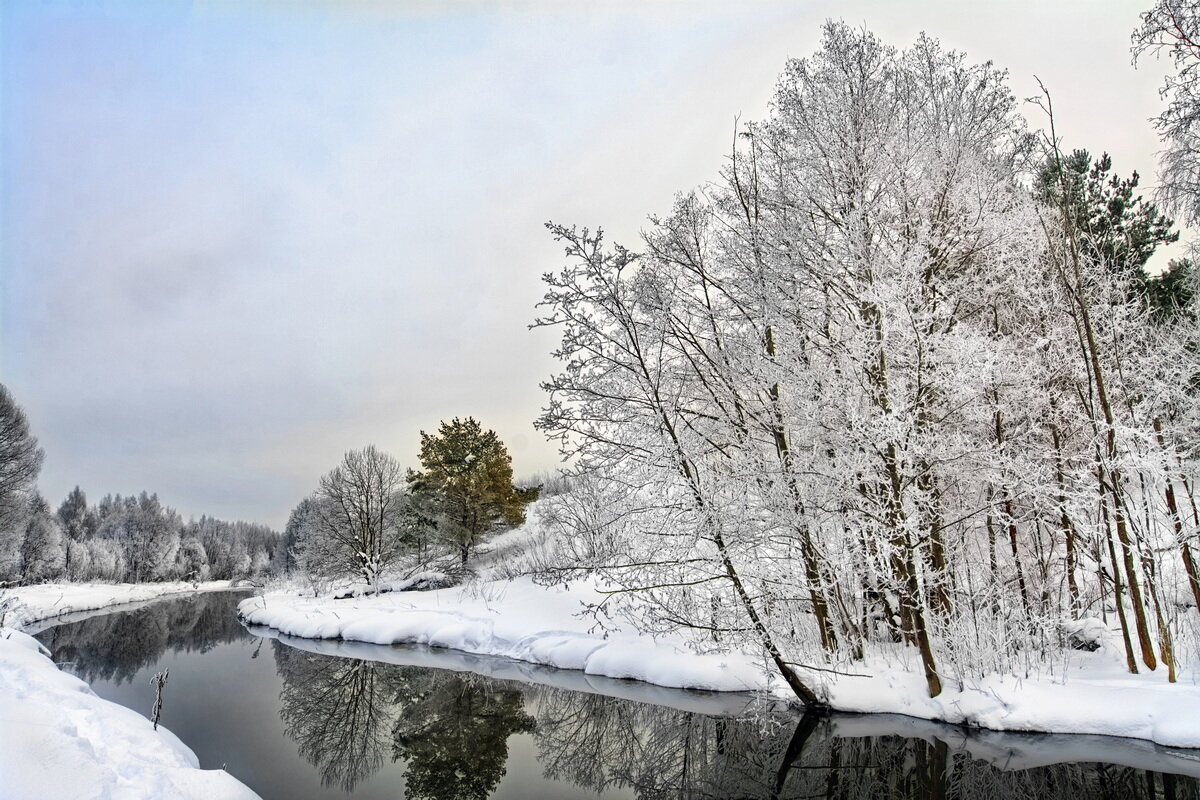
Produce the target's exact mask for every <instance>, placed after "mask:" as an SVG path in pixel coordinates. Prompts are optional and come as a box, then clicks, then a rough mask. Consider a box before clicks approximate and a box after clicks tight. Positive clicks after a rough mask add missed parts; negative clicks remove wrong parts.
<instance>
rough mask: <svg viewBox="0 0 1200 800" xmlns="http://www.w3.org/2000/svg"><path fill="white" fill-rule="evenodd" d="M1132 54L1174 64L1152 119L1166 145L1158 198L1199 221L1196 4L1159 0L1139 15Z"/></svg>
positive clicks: (1199, 26)
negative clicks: (1163, 57)
mask: <svg viewBox="0 0 1200 800" xmlns="http://www.w3.org/2000/svg"><path fill="white" fill-rule="evenodd" d="M1133 53H1134V58H1135V59H1138V58H1141V57H1143V56H1145V55H1146V54H1147V53H1152V54H1154V55H1156V56H1157V55H1162V54H1165V55H1166V56H1167V57H1168V58H1169V59H1170V60H1171V62H1172V64H1173V65H1174V68H1175V71H1174V74H1171V75H1168V76H1167V78H1166V80H1165V82H1164V83H1163V86H1162V89H1161V90H1160V94H1161V95H1162V97H1163V99H1164V100H1166V103H1167V107H1166V109H1165V110H1164V111H1163V112H1162V113H1161V114H1159V115H1158V117H1156V118H1155V120H1154V124H1155V127H1156V128H1157V129H1158V135H1159V137H1160V138H1161V139H1162V141H1163V144H1164V145H1165V149H1164V150H1163V152H1162V153H1161V154H1160V155H1159V197H1160V198H1161V199H1162V201H1163V202H1164V204H1166V205H1167V207H1169V208H1171V209H1173V210H1176V211H1177V212H1178V213H1179V214H1180V215H1181V216H1182V217H1183V218H1184V219H1185V220H1186V221H1187V222H1188V223H1189V224H1193V225H1194V224H1196V223H1197V222H1200V3H1198V2H1196V0H1158V2H1156V3H1155V4H1154V7H1153V8H1152V9H1150V10H1149V11H1145V12H1143V13H1142V15H1141V25H1139V26H1138V28H1137V30H1135V31H1134V33H1133Z"/></svg>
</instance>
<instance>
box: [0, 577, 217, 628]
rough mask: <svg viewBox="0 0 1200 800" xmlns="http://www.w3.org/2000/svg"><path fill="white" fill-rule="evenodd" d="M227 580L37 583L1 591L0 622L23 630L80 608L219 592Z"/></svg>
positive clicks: (88, 608)
mask: <svg viewBox="0 0 1200 800" xmlns="http://www.w3.org/2000/svg"><path fill="white" fill-rule="evenodd" d="M230 587H231V582H230V581H203V582H201V583H189V582H187V581H166V582H163V583H40V584H37V585H35V586H19V587H17V588H14V589H6V590H5V591H3V592H0V612H2V613H0V624H3V625H6V626H8V627H10V628H17V629H20V630H26V629H28V628H29V627H30V626H31V625H33V624H34V623H36V622H40V621H42V620H46V619H50V618H53V617H59V616H63V615H66V614H72V613H76V612H80V611H95V610H97V609H101V608H109V607H110V606H117V605H124V604H126V603H140V602H143V601H146V600H156V599H158V598H159V597H166V596H167V595H173V594H191V593H193V592H220V591H225V590H227V589H229V588H230Z"/></svg>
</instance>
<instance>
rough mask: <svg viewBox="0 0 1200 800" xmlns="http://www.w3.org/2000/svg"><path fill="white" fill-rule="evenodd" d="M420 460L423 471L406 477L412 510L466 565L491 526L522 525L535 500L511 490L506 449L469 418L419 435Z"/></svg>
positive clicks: (533, 493) (492, 433) (528, 491)
mask: <svg viewBox="0 0 1200 800" xmlns="http://www.w3.org/2000/svg"><path fill="white" fill-rule="evenodd" d="M420 459H421V467H422V471H421V472H414V471H410V472H409V474H408V485H409V489H410V491H411V492H412V494H413V498H414V503H415V505H416V508H417V510H418V512H419V514H420V515H421V517H422V518H423V519H424V520H425V521H426V522H427V524H430V525H432V526H434V527H435V528H436V530H437V533H438V535H439V537H440V538H441V539H442V540H444V541H446V542H448V543H450V544H452V545H453V546H454V547H456V548H457V549H458V552H459V557H460V559H461V561H462V563H464V564H465V563H467V560H468V558H469V556H470V552H471V549H472V548H473V547H474V546H475V545H476V544H477V543H478V542H479V539H480V537H481V536H482V535H483V534H484V533H486V532H487V531H488V530H490V529H491V528H492V527H493V526H495V525H498V524H504V525H520V524H521V523H523V522H524V521H525V511H524V509H525V506H526V505H527V504H528V503H530V502H531V501H532V500H533V499H534V498H535V497H536V490H531V489H526V490H518V489H516V488H515V487H514V486H513V483H512V475H513V472H512V458H511V457H510V456H509V454H508V449H507V448H505V446H504V443H503V442H501V441H500V437H498V436H497V435H496V432H495V431H492V430H486V431H485V430H484V429H483V428H482V426H481V425H480V424H479V422H478V421H476V420H475V419H474V418H472V417H467V418H466V419H465V420H461V419H459V418H458V417H455V418H454V419H453V420H451V421H450V422H444V421H443V422H442V423H441V425H440V426H439V427H438V432H437V433H436V434H427V433H425V431H421V453H420Z"/></svg>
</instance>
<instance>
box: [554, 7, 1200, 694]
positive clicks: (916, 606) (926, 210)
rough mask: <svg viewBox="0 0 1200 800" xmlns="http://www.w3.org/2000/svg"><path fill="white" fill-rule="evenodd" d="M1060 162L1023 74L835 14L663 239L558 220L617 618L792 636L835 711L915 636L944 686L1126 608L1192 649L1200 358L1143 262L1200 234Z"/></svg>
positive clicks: (771, 645)
mask: <svg viewBox="0 0 1200 800" xmlns="http://www.w3.org/2000/svg"><path fill="white" fill-rule="evenodd" d="M1050 141H1051V142H1053V141H1054V139H1053V135H1051V137H1050ZM1051 149H1052V151H1053V152H1052V153H1051V154H1050V156H1049V157H1050V159H1051V161H1052V162H1053V164H1054V165H1055V169H1056V170H1060V167H1059V165H1060V164H1061V163H1062V159H1061V157H1060V155H1059V154H1058V152H1057V150H1056V149H1054V148H1051ZM1084 161H1086V159H1084ZM1046 163H1047V154H1046V153H1043V152H1039V150H1038V149H1037V148H1036V139H1035V137H1033V136H1032V135H1030V134H1029V133H1028V132H1027V130H1026V128H1025V123H1024V121H1023V119H1022V117H1021V116H1020V114H1019V113H1018V110H1017V104H1016V101H1015V99H1014V98H1013V97H1012V95H1011V92H1010V91H1009V89H1008V88H1007V84H1006V78H1005V75H1004V73H1003V72H1002V71H1000V70H997V69H996V68H994V67H993V66H992V65H990V64H982V65H974V64H971V63H969V62H968V61H967V60H966V59H965V58H964V57H963V56H962V55H961V54H957V53H952V52H946V51H944V50H943V49H942V48H941V47H940V46H939V45H938V44H937V42H935V41H933V40H931V39H928V38H925V37H922V38H920V39H919V40H918V41H917V42H916V44H914V45H913V46H912V47H910V48H909V49H908V50H905V51H896V50H894V49H892V48H890V47H887V46H885V45H884V44H882V43H881V42H879V41H878V40H877V39H875V38H874V37H873V36H871V35H870V34H869V33H865V32H862V31H857V30H853V29H850V28H849V27H847V26H845V25H841V24H836V23H831V24H829V25H828V26H827V27H826V29H825V36H824V40H823V43H822V47H821V49H820V50H819V51H818V52H817V53H816V54H815V55H813V56H812V57H810V58H807V59H802V60H794V61H791V62H789V63H788V65H787V69H786V70H785V72H784V74H783V76H782V78H781V79H780V82H779V85H778V88H777V90H776V94H775V99H774V103H773V106H772V113H771V115H770V117H769V118H768V119H767V120H765V121H764V122H761V123H754V124H749V125H745V126H743V127H741V129H740V131H739V137H738V141H737V144H736V147H735V149H734V151H733V153H732V154H731V157H730V159H729V161H728V164H727V166H726V168H725V171H724V174H723V177H722V180H721V181H720V182H718V183H716V184H713V185H710V186H707V187H705V188H704V190H703V191H697V192H693V193H690V194H686V195H682V196H680V197H679V198H678V200H677V202H676V204H675V207H674V208H673V209H672V211H671V213H670V214H669V215H667V216H665V217H661V218H652V220H651V226H650V228H649V229H648V230H647V231H646V232H645V234H644V235H643V242H642V244H643V247H642V249H641V251H640V252H633V251H631V250H628V249H625V248H623V247H621V246H612V247H609V246H607V245H606V244H605V243H604V241H603V239H602V237H601V236H600V234H599V233H592V232H589V231H587V230H579V229H576V228H568V227H564V226H551V229H552V232H553V233H554V234H555V236H556V237H557V238H558V239H559V240H560V241H561V242H563V243H564V244H565V246H566V252H567V256H568V264H567V266H566V267H565V268H564V269H563V270H562V271H561V272H559V273H557V274H551V275H547V276H546V283H547V286H548V291H547V294H546V298H545V301H544V304H543V305H544V307H545V308H547V309H548V311H547V313H546V315H545V316H544V317H543V318H542V319H541V320H539V324H544V325H556V326H558V327H559V328H560V330H561V332H562V342H561V345H560V347H559V349H558V351H557V353H556V355H557V356H558V357H559V358H560V359H561V361H562V364H563V367H562V370H561V372H559V373H558V374H556V375H554V376H553V377H552V378H551V379H550V381H548V382H547V383H546V388H547V389H548V391H549V392H550V404H549V406H548V408H547V409H546V412H545V414H544V415H543V416H542V418H541V419H540V420H539V425H540V426H541V427H542V428H543V429H545V430H547V431H548V432H550V433H551V434H552V435H555V436H557V437H558V438H559V439H560V441H561V443H562V446H563V450H564V453H565V454H566V455H568V456H570V457H573V458H574V469H575V471H576V472H578V473H579V474H580V476H581V478H583V477H584V476H586V480H581V481H577V485H580V486H582V487H584V488H586V491H587V494H586V496H583V497H575V498H571V499H563V498H552V499H551V500H550V502H549V505H550V506H551V508H550V509H549V510H548V511H549V513H548V515H547V517H546V518H547V519H548V520H554V519H561V520H567V521H568V524H570V525H572V526H573V529H572V530H571V532H570V534H569V536H570V537H572V539H573V541H572V544H571V545H570V546H569V547H568V548H566V551H567V552H569V553H570V554H571V555H573V556H581V557H584V558H583V560H581V559H578V558H577V559H576V561H577V562H578V563H580V564H583V563H588V562H589V561H590V563H588V566H590V567H593V568H595V569H598V570H599V571H600V572H601V574H602V575H603V576H604V577H605V578H606V579H607V580H608V581H609V582H610V583H611V584H612V585H613V586H615V587H617V588H616V589H615V590H614V593H613V594H612V596H611V597H610V599H609V600H608V601H606V602H605V603H603V604H602V607H601V608H598V609H597V611H599V612H601V613H612V614H624V615H626V616H627V617H628V618H629V619H630V620H631V621H634V622H636V623H637V624H639V625H642V626H643V627H646V628H648V629H650V630H654V631H668V630H669V631H679V630H690V631H691V632H692V633H693V636H694V642H695V645H696V646H697V647H703V646H711V647H715V648H726V647H729V646H731V645H735V644H742V643H744V644H746V645H753V646H756V647H758V648H761V652H762V653H763V656H764V660H765V661H766V662H767V663H769V664H771V665H772V667H773V668H774V669H775V670H777V671H778V672H779V673H780V674H781V675H782V676H783V677H784V679H785V680H786V681H787V682H788V683H789V684H790V685H791V686H792V688H793V689H794V690H796V693H797V694H798V695H799V696H800V697H801V698H803V699H804V700H805V701H806V702H816V701H818V700H819V699H820V684H821V682H822V680H823V678H822V675H823V674H827V673H826V672H825V671H826V670H828V669H831V668H832V669H835V670H836V669H838V668H839V665H842V664H848V663H853V662H857V661H861V660H869V659H871V658H889V659H890V658H893V657H895V654H897V653H904V652H907V653H911V654H912V662H913V663H912V664H911V666H915V667H916V668H918V669H920V670H922V671H923V673H924V676H925V679H926V684H927V687H928V690H929V693H930V694H931V695H936V694H938V693H939V692H940V691H941V688H942V685H943V684H944V682H945V681H946V680H950V679H957V680H960V681H962V680H969V679H973V677H974V676H979V675H982V674H985V673H987V672H994V671H997V670H1004V671H1023V670H1029V669H1031V668H1032V665H1033V664H1035V663H1036V664H1038V665H1039V667H1038V668H1042V666H1044V665H1045V664H1047V663H1051V662H1053V663H1059V662H1060V661H1061V655H1060V654H1061V653H1062V652H1063V648H1064V647H1066V646H1068V639H1069V637H1070V636H1072V635H1074V633H1072V632H1074V631H1078V630H1080V627H1081V626H1084V622H1083V621H1081V620H1080V617H1081V616H1082V615H1083V614H1084V613H1086V611H1085V610H1086V609H1101V610H1102V609H1104V608H1106V607H1111V608H1113V609H1115V610H1116V611H1117V612H1119V613H1118V616H1121V617H1122V619H1124V617H1125V616H1126V615H1128V617H1129V619H1130V625H1129V626H1128V627H1127V628H1125V629H1126V631H1127V632H1130V633H1129V635H1130V636H1132V637H1134V638H1133V639H1131V640H1130V641H1131V642H1132V641H1134V640H1136V641H1137V642H1138V647H1139V649H1140V651H1141V653H1142V655H1143V656H1144V657H1145V658H1144V660H1145V664H1146V666H1149V667H1151V668H1153V665H1154V663H1155V661H1156V660H1161V661H1162V662H1164V663H1167V664H1168V666H1169V667H1171V666H1172V665H1173V663H1174V660H1173V657H1172V656H1171V654H1170V651H1171V650H1172V647H1173V645H1172V641H1173V636H1174V635H1175V634H1176V633H1178V632H1180V631H1186V630H1187V626H1184V625H1182V624H1181V621H1180V619H1179V615H1178V613H1177V612H1176V611H1173V610H1172V609H1177V608H1179V604H1178V601H1179V600H1180V599H1181V597H1182V595H1180V594H1179V590H1182V589H1183V587H1184V586H1185V584H1184V582H1183V581H1182V580H1178V577H1179V572H1180V567H1179V565H1180V560H1179V559H1178V556H1177V554H1178V553H1179V552H1180V550H1179V548H1180V547H1182V546H1184V545H1186V544H1187V541H1188V537H1189V536H1194V535H1195V534H1194V533H1191V532H1190V531H1194V529H1193V528H1191V527H1190V523H1188V524H1184V523H1183V520H1182V511H1179V512H1178V513H1176V512H1172V511H1170V510H1169V506H1170V502H1168V501H1167V500H1166V498H1167V493H1166V488H1167V486H1168V485H1170V484H1171V482H1172V481H1174V483H1175V485H1176V495H1177V497H1176V503H1175V507H1176V508H1177V510H1178V509H1181V508H1182V506H1181V503H1180V502H1179V497H1180V496H1182V495H1183V494H1185V493H1186V491H1187V490H1188V489H1189V487H1190V486H1191V485H1192V484H1191V483H1190V481H1191V478H1190V477H1189V476H1190V475H1194V474H1195V473H1194V469H1195V461H1194V453H1195V450H1196V442H1197V441H1198V439H1197V438H1196V435H1195V430H1196V425H1195V421H1194V419H1193V418H1194V416H1195V411H1194V409H1195V407H1196V404H1195V403H1194V402H1193V403H1191V404H1190V405H1189V403H1188V402H1187V401H1186V397H1187V395H1188V392H1189V389H1188V386H1189V385H1190V380H1191V377H1190V376H1194V375H1196V374H1200V370H1197V369H1196V366H1195V365H1196V360H1197V353H1200V350H1198V349H1196V348H1195V346H1194V342H1195V338H1196V337H1195V332H1194V329H1195V326H1194V324H1193V325H1192V326H1191V328H1190V329H1189V328H1188V327H1187V326H1186V325H1183V324H1177V325H1173V326H1163V325H1156V324H1155V323H1154V321H1153V318H1152V315H1151V312H1150V309H1149V308H1148V305H1147V303H1146V302H1145V300H1144V295H1143V293H1140V292H1130V291H1129V288H1130V287H1129V284H1130V275H1134V276H1135V277H1136V274H1137V273H1136V271H1138V270H1141V265H1142V264H1144V263H1145V259H1146V257H1148V255H1149V253H1150V252H1152V251H1153V248H1154V247H1155V246H1156V245H1157V244H1158V243H1160V242H1162V241H1168V240H1170V238H1171V237H1172V236H1173V234H1171V232H1170V230H1169V223H1168V222H1167V221H1165V220H1163V219H1162V218H1161V216H1159V215H1157V214H1156V213H1154V212H1153V209H1152V208H1150V207H1143V206H1142V205H1140V201H1139V200H1136V199H1135V198H1133V197H1132V194H1131V190H1132V188H1133V187H1132V186H1131V185H1129V183H1128V182H1121V181H1117V182H1116V183H1113V182H1112V181H1111V180H1110V179H1109V178H1108V176H1107V169H1108V168H1107V166H1105V165H1103V164H1102V165H1101V166H1100V167H1099V168H1097V170H1096V174H1095V175H1088V174H1086V173H1087V171H1088V170H1089V169H1090V168H1088V167H1086V166H1085V174H1080V175H1078V180H1077V181H1076V183H1079V184H1082V185H1084V186H1086V185H1088V184H1087V181H1088V180H1089V179H1093V178H1094V182H1095V183H1096V184H1097V187H1096V196H1097V198H1099V199H1100V200H1098V201H1097V203H1094V204H1093V203H1092V202H1091V200H1088V201H1087V202H1083V201H1082V200H1081V201H1080V202H1075V201H1074V200H1073V195H1072V194H1071V190H1068V191H1059V192H1057V193H1055V192H1054V191H1049V192H1048V191H1046V189H1045V186H1046V184H1045V182H1043V183H1042V188H1041V189H1040V190H1039V191H1037V192H1035V191H1034V190H1033V187H1034V185H1035V179H1036V177H1037V174H1038V171H1039V170H1040V169H1044V165H1045V164H1046ZM1068 178H1069V176H1068V175H1066V174H1065V170H1060V171H1058V172H1057V178H1056V180H1057V183H1055V184H1053V185H1054V186H1072V185H1075V184H1072V183H1071V182H1070V180H1068ZM1109 200H1112V201H1114V203H1108V204H1107V206H1106V208H1105V209H1104V213H1106V214H1108V215H1109V217H1108V218H1107V219H1101V218H1099V217H1097V218H1089V219H1088V220H1086V224H1082V223H1083V222H1084V221H1081V220H1080V219H1079V216H1080V215H1079V211H1078V209H1079V208H1085V209H1087V208H1091V207H1093V206H1094V205H1101V204H1103V203H1101V202H1100V201H1104V202H1105V203H1106V202H1107V201H1109ZM1118 200H1119V201H1121V204H1122V208H1115V206H1114V204H1115V201H1118ZM1127 212H1128V213H1127ZM1143 212H1144V213H1143ZM1143 223H1144V225H1143ZM1139 225H1142V227H1144V228H1145V231H1143V232H1144V233H1146V236H1143V237H1140V238H1138V239H1137V241H1132V240H1130V239H1129V237H1125V238H1124V239H1121V236H1118V233H1119V232H1120V231H1117V228H1120V229H1121V231H1124V232H1125V233H1128V232H1129V231H1131V230H1133V229H1134V228H1136V227H1137V226H1139ZM1139 230H1140V229H1139ZM1123 235H1124V234H1122V236H1123ZM1119 239H1120V241H1118V240H1119ZM1118 259H1121V260H1120V263H1117V262H1118ZM1178 318H1179V319H1181V320H1183V319H1189V317H1188V315H1187V313H1183V314H1180V315H1179V317H1178ZM1189 342H1192V343H1193V344H1189ZM1156 420H1157V422H1156ZM1156 424H1157V425H1159V426H1160V427H1161V428H1162V431H1163V435H1162V436H1159V434H1157V433H1156V431H1155V425H1156ZM1167 464H1170V465H1171V466H1165V465H1167ZM1169 473H1174V477H1171V476H1170V474H1169ZM1097 498H1100V502H1099V503H1098V502H1097ZM1168 552H1169V553H1172V554H1174V555H1172V556H1171V558H1170V559H1165V556H1163V555H1162V554H1164V553H1168ZM560 566H562V567H563V568H568V569H569V567H570V566H571V565H570V563H569V562H567V563H564V564H563V565H560ZM1114 579H1115V583H1114ZM1110 604H1111V605H1110ZM1093 613H1094V612H1093ZM1085 627H1086V626H1085ZM896 643H901V644H904V645H906V646H907V647H906V648H902V649H900V650H897V648H896V647H895V644H896ZM1151 650H1156V651H1161V652H1164V653H1167V655H1161V656H1159V657H1158V659H1156V658H1155V657H1154V656H1153V654H1152V653H1151V652H1150V651H1151ZM1130 653H1131V659H1132V653H1133V647H1132V645H1131V646H1130ZM1056 659H1058V661H1056ZM902 660H904V661H905V663H908V661H909V657H908V656H903V657H902ZM1131 665H1132V661H1131ZM1047 668H1050V667H1047ZM1172 674H1173V673H1172Z"/></svg>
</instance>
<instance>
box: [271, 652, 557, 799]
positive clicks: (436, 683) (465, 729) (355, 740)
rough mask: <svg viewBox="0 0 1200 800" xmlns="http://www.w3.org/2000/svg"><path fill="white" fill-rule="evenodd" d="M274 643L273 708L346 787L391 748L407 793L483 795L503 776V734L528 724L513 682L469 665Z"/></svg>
mask: <svg viewBox="0 0 1200 800" xmlns="http://www.w3.org/2000/svg"><path fill="white" fill-rule="evenodd" d="M273 645H274V647H275V663H276V667H277V669H278V670H279V674H280V676H281V677H282V678H283V692H282V695H281V697H280V699H281V701H282V705H281V709H280V712H279V713H280V717H281V718H282V719H283V722H284V726H285V729H286V732H287V735H288V736H290V737H292V738H293V739H294V740H295V741H296V743H297V744H298V745H299V747H300V753H301V755H303V756H304V757H305V758H306V759H308V761H309V762H310V763H312V764H313V765H314V766H315V767H316V768H317V770H318V771H319V772H320V774H321V780H322V782H323V783H324V784H325V785H336V786H339V787H341V788H342V789H345V790H346V791H347V792H350V791H353V789H354V787H355V786H356V785H357V784H358V783H359V782H360V781H361V780H363V779H364V778H367V777H369V776H370V775H372V774H374V773H375V772H376V771H377V770H379V768H380V767H381V766H383V764H384V761H385V759H386V758H387V757H388V756H389V755H390V757H391V759H392V760H393V761H400V760H403V761H405V762H406V772H405V783H406V786H407V790H406V797H408V798H410V800H426V799H428V800H433V799H434V798H437V799H438V800H441V799H442V798H445V799H446V800H450V799H451V798H453V800H482V798H486V797H487V796H488V795H489V794H490V793H491V792H492V790H493V789H495V788H496V786H497V784H499V783H500V779H501V778H502V777H503V776H504V772H505V765H506V764H507V761H508V737H509V736H511V735H512V734H514V733H523V732H528V731H531V730H533V719H532V718H531V717H529V716H528V715H526V714H525V713H524V710H523V706H524V700H523V698H522V696H521V693H520V692H519V691H516V690H513V689H506V688H503V687H497V686H494V685H491V683H490V682H485V681H484V680H483V679H481V678H478V677H477V676H474V675H469V674H466V675H464V674H459V673H453V672H444V671H442V670H431V669H422V668H418V667H397V666H393V665H389V664H380V663H377V662H372V661H358V660H354V659H345V658H336V657H332V656H323V655H316V654H313V653H307V652H304V651H300V650H293V649H292V648H290V647H288V646H287V645H284V644H282V643H280V642H278V641H276V642H273Z"/></svg>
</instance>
